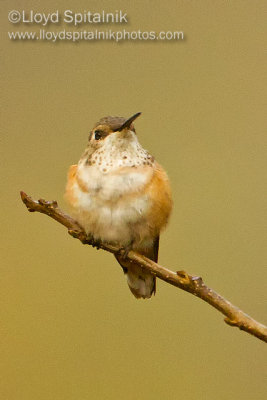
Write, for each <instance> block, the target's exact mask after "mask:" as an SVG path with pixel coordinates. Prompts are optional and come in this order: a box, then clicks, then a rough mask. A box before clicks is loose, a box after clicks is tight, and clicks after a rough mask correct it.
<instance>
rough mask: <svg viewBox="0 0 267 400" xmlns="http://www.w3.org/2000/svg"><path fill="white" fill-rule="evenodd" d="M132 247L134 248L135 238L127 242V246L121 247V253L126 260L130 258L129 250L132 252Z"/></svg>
mask: <svg viewBox="0 0 267 400" xmlns="http://www.w3.org/2000/svg"><path fill="white" fill-rule="evenodd" d="M132 249H133V240H132V241H131V242H130V243H129V244H127V246H125V247H122V248H121V249H120V253H121V255H122V258H123V259H124V260H125V259H126V258H128V254H129V252H130V251H131V250H132Z"/></svg>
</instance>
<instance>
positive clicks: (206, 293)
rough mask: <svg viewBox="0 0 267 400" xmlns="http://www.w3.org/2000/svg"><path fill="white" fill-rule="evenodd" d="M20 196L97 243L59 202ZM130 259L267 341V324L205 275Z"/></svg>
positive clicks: (85, 241)
mask: <svg viewBox="0 0 267 400" xmlns="http://www.w3.org/2000/svg"><path fill="white" fill-rule="evenodd" d="M20 195H21V199H22V201H23V203H24V204H25V205H26V207H27V208H28V210H29V211H30V212H34V211H38V212H41V213H43V214H46V215H48V216H49V217H51V218H53V219H55V220H56V221H58V222H59V223H60V224H62V225H64V226H65V227H66V228H68V232H69V234H70V235H71V236H73V237H74V238H76V239H79V240H80V241H81V242H82V243H83V244H89V245H92V246H95V245H96V244H95V243H94V242H93V241H92V240H91V239H90V238H88V236H87V235H86V233H85V232H84V230H83V229H82V227H81V226H80V225H79V224H78V223H77V222H76V221H75V220H74V219H73V218H71V217H70V216H69V215H67V214H65V213H64V212H63V211H61V210H60V209H59V208H58V204H57V202H56V201H45V200H43V199H40V200H38V201H36V200H33V199H32V198H31V197H30V196H28V195H27V194H26V193H24V192H20ZM97 247H98V248H101V249H103V250H106V251H108V252H110V253H113V254H116V253H118V252H120V253H122V252H123V249H121V248H119V247H116V246H114V245H111V244H105V243H100V244H97ZM128 258H129V259H130V260H133V261H135V262H137V263H138V264H139V265H140V266H141V267H142V268H145V269H146V270H147V271H149V272H150V273H151V274H153V275H155V276H157V277H158V278H160V279H162V280H163V281H165V282H167V283H170V284H171V285H173V286H176V287H178V288H180V289H182V290H185V291H186V292H189V293H192V294H193V295H195V296H197V297H199V298H200V299H202V300H204V301H206V302H207V303H209V304H210V305H211V306H212V307H214V308H216V309H217V310H218V311H220V312H221V313H222V314H224V315H225V319H224V321H225V322H226V323H227V324H228V325H230V326H236V327H238V328H239V329H241V330H243V331H246V332H248V333H250V334H251V335H253V336H255V337H257V338H258V339H260V340H263V341H264V342H267V327H266V326H264V325H262V324H261V323H259V322H257V321H255V320H254V319H253V318H251V317H250V316H249V315H247V314H245V313H244V312H243V311H242V310H240V309H239V308H238V307H236V306H234V305H233V304H231V303H230V302H229V301H228V300H226V299H224V298H223V297H222V296H220V295H219V294H217V293H216V292H215V291H214V290H213V289H211V288H209V287H208V286H206V285H205V284H204V282H203V280H202V278H200V277H198V276H192V275H189V274H188V273H186V272H185V271H177V272H176V273H175V272H173V271H170V270H169V269H167V268H164V267H162V266H160V265H159V264H156V263H155V262H153V261H151V260H150V259H148V258H146V257H144V256H142V255H140V254H138V253H136V252H134V251H130V252H129V253H128Z"/></svg>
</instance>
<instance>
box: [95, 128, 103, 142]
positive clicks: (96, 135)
mask: <svg viewBox="0 0 267 400" xmlns="http://www.w3.org/2000/svg"><path fill="white" fill-rule="evenodd" d="M102 135H103V132H102V131H100V130H98V129H97V130H96V131H95V140H100V139H101V138H102Z"/></svg>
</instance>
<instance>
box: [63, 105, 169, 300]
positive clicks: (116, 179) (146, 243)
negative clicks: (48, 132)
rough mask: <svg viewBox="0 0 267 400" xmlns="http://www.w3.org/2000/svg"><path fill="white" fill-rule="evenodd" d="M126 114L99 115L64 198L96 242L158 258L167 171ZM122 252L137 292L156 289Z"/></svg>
mask: <svg viewBox="0 0 267 400" xmlns="http://www.w3.org/2000/svg"><path fill="white" fill-rule="evenodd" d="M140 114H141V113H140V112H139V113H136V114H134V115H133V116H132V117H130V118H123V117H114V116H108V117H104V118H101V119H100V120H99V121H98V122H97V123H96V124H95V125H94V127H93V129H92V130H91V132H90V134H89V140H88V144H87V147H86V149H85V151H84V153H83V154H82V156H81V158H80V160H79V162H78V164H77V165H72V166H71V167H70V168H69V172H68V179H67V185H66V192H65V198H66V200H67V202H68V203H69V204H70V206H71V210H72V215H73V216H74V217H75V218H76V220H77V221H78V223H79V224H80V225H81V226H82V227H83V229H84V230H85V232H86V234H87V235H88V236H89V237H90V238H92V239H93V240H94V241H95V242H99V241H100V242H103V243H112V244H116V245H118V246H120V248H124V249H125V254H126V255H127V253H128V252H129V250H134V251H136V252H138V253H140V254H142V255H144V256H146V257H148V258H150V259H151V260H153V261H155V262H157V260H158V250H159V236H160V232H161V231H162V229H164V228H165V226H166V224H167V222H168V219H169V215H170V213H171V209H172V196H171V188H170V182H169V179H168V176H167V174H166V172H165V171H164V169H163V168H162V167H161V166H160V165H159V164H158V163H157V162H156V160H155V159H154V157H153V156H152V155H151V154H149V152H148V151H147V150H145V149H144V148H143V147H142V146H141V144H140V143H139V141H138V138H137V135H136V131H135V127H134V124H133V122H134V121H135V119H136V118H137V117H139V115H140ZM125 254H124V255H122V254H121V253H120V254H116V255H115V257H116V259H117V261H118V262H119V264H120V265H121V267H122V269H123V271H124V273H125V275H126V277H127V283H128V286H129V288H130V290H131V292H132V293H133V294H134V296H135V297H136V298H143V299H146V298H150V297H151V296H152V294H155V293H156V278H155V276H153V275H152V274H150V273H149V272H148V271H145V270H144V269H142V268H141V267H140V266H139V265H138V264H137V263H135V262H132V261H130V260H129V259H127V257H126V256H125Z"/></svg>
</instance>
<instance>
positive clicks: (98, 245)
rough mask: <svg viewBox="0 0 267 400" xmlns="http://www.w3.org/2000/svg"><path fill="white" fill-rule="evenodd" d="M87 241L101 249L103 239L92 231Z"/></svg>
mask: <svg viewBox="0 0 267 400" xmlns="http://www.w3.org/2000/svg"><path fill="white" fill-rule="evenodd" d="M86 242H87V243H89V244H90V245H91V246H92V247H96V250H99V249H100V247H101V240H99V239H95V238H94V237H93V235H91V233H89V234H88V235H87V237H86Z"/></svg>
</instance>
